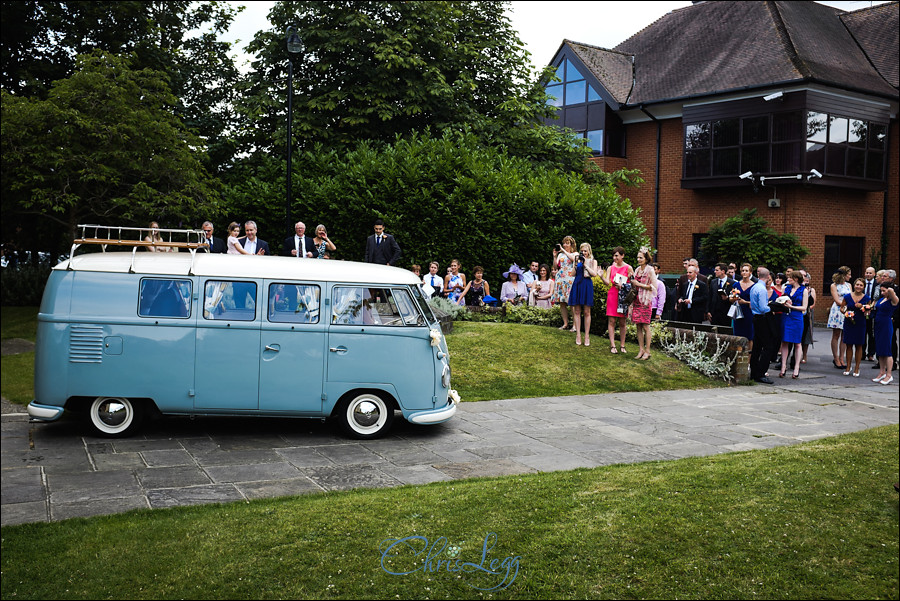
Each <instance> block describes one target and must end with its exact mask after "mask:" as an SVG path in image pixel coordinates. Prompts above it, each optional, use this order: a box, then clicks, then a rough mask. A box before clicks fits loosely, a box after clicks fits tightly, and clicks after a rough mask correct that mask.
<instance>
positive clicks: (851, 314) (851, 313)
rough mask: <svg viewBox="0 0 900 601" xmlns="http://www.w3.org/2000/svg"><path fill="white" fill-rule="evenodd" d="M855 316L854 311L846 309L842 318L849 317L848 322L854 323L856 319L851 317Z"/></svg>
mask: <svg viewBox="0 0 900 601" xmlns="http://www.w3.org/2000/svg"><path fill="white" fill-rule="evenodd" d="M854 317H856V311H846V312H845V313H844V319H849V320H850V323H851V324H853V325H856V320H854V319H853V318H854Z"/></svg>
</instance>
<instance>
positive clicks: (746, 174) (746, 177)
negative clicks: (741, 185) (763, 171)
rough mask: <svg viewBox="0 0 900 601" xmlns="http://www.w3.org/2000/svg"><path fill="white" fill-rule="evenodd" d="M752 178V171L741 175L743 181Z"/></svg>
mask: <svg viewBox="0 0 900 601" xmlns="http://www.w3.org/2000/svg"><path fill="white" fill-rule="evenodd" d="M751 177H753V172H752V171H748V172H747V173H742V174H741V179H750V178H751Z"/></svg>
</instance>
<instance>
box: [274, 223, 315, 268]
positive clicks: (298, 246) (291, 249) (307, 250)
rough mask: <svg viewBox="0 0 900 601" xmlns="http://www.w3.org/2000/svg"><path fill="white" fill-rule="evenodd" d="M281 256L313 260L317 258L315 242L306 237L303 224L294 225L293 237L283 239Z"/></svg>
mask: <svg viewBox="0 0 900 601" xmlns="http://www.w3.org/2000/svg"><path fill="white" fill-rule="evenodd" d="M281 254H282V255H284V256H286V257H300V258H301V259H315V258H316V257H318V256H319V251H318V250H317V249H316V243H315V241H314V240H313V239H312V238H310V237H309V236H307V235H306V224H305V223H303V222H302V221H298V222H297V223H295V224H294V235H293V236H290V237H288V238H285V239H284V247H283V248H282V249H281Z"/></svg>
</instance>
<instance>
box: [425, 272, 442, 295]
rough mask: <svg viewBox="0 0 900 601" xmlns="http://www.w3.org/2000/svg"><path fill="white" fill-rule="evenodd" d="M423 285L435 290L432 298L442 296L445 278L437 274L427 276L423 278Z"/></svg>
mask: <svg viewBox="0 0 900 601" xmlns="http://www.w3.org/2000/svg"><path fill="white" fill-rule="evenodd" d="M432 280H433V281H432ZM422 283H423V284H428V285H429V286H431V287H432V288H434V292H433V293H432V296H438V295H440V293H441V290H443V289H444V278H442V277H441V276H440V275H439V274H437V273H436V274H434V275H431V274H430V273H428V274H425V277H423V278H422Z"/></svg>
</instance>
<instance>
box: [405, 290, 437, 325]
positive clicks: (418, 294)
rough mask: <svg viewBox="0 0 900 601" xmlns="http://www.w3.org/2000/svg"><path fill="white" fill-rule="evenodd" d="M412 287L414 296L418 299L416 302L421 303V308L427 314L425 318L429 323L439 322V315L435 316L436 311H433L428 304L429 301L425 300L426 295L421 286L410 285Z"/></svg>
mask: <svg viewBox="0 0 900 601" xmlns="http://www.w3.org/2000/svg"><path fill="white" fill-rule="evenodd" d="M410 288H411V289H412V293H413V298H415V299H416V303H417V304H418V305H419V308H420V309H421V310H422V313H423V314H424V315H425V319H426V320H428V323H429V324H431V325H435V324H437V317H435V316H434V313H432V312H431V306H430V305H429V304H428V301H427V300H425V297H424V296H422V289H421V287H419V286H410Z"/></svg>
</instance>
